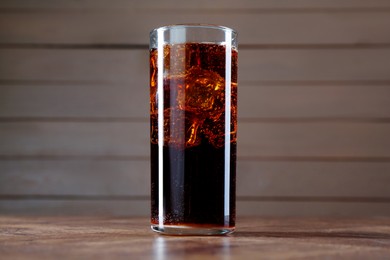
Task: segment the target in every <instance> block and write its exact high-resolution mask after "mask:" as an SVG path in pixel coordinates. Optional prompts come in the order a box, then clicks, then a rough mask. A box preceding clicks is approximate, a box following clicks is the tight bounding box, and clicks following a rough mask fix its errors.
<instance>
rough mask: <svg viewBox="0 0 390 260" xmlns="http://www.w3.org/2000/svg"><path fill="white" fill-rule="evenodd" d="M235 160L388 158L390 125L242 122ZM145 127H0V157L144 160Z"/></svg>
mask: <svg viewBox="0 0 390 260" xmlns="http://www.w3.org/2000/svg"><path fill="white" fill-rule="evenodd" d="M239 131H240V132H239V133H240V134H239V137H238V138H239V148H238V149H239V155H240V156H243V157H249V158H253V159H255V158H256V157H261V156H271V157H272V156H276V157H277V156H298V157H299V156H314V157H321V156H334V157H337V156H340V157H343V156H346V157H348V156H349V157H389V156H390V138H389V133H390V124H371V123H328V122H324V123H321V122H320V123H318V122H314V123H304V124H303V123H287V124H286V123H256V122H255V123H241V124H240V130H239ZM148 132H149V125H148V123H147V122H140V123H136V122H134V123H122V122H119V123H118V122H112V123H110V124H104V123H99V122H92V123H89V122H81V123H79V122H66V123H64V122H59V123H58V122H38V123H33V122H32V123H24V122H17V123H1V127H0V136H1V139H2V141H1V143H0V155H5V156H7V155H8V156H13V155H21V156H22V155H25V156H50V155H51V156H68V155H71V156H72V155H75V156H92V157H93V156H125V157H131V156H148V155H149V134H148Z"/></svg>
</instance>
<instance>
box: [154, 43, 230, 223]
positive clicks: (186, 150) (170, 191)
mask: <svg viewBox="0 0 390 260" xmlns="http://www.w3.org/2000/svg"><path fill="white" fill-rule="evenodd" d="M225 56H226V54H225V46H223V45H216V44H191V43H189V44H176V45H166V46H165V47H164V62H163V63H164V79H163V89H164V90H163V92H164V98H163V100H161V101H163V110H164V111H163V113H164V118H163V122H162V123H163V125H164V129H163V138H164V140H163V142H162V144H163V149H162V156H163V158H159V140H158V136H159V135H158V131H159V129H158V113H157V112H158V102H159V101H160V100H159V99H158V92H157V85H158V84H157V77H158V73H159V72H160V71H161V69H159V68H158V66H157V50H155V49H152V50H151V57H150V59H151V60H150V64H151V84H150V85H151V93H150V101H151V111H150V114H151V181H152V194H151V195H152V223H153V224H159V205H158V203H159V202H161V201H162V202H163V224H165V225H183V224H184V225H192V226H199V225H202V226H204V227H207V226H214V227H215V226H221V227H233V226H234V225H235V189H236V187H235V183H236V179H235V178H236V133H237V51H235V50H232V68H231V88H230V91H231V95H230V102H231V106H230V113H231V116H230V121H231V122H230V129H228V132H227V135H228V136H226V135H225V112H226V111H225V98H226V97H225V95H226V88H225ZM226 144H227V145H228V146H229V147H226ZM227 148H228V149H227ZM161 159H162V162H163V178H162V179H163V180H159V168H158V167H159V160H161ZM161 182H162V183H161ZM159 183H160V184H162V187H163V191H162V198H160V199H159V187H161V185H159ZM225 189H229V193H226V192H225ZM225 195H227V196H225Z"/></svg>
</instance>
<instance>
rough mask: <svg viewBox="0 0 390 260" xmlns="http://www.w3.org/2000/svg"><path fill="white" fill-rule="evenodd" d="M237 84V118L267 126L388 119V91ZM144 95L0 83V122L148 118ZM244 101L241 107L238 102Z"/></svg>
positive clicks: (141, 90) (130, 90)
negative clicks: (277, 121) (290, 122)
mask: <svg viewBox="0 0 390 260" xmlns="http://www.w3.org/2000/svg"><path fill="white" fill-rule="evenodd" d="M281 84H282V85H277V86H274V85H270V84H268V85H267V84H265V83H258V85H251V84H245V83H243V84H240V86H239V92H238V100H239V101H241V102H240V103H239V118H240V119H241V120H245V119H258V120H262V119H263V120H266V119H269V118H279V119H281V120H283V119H286V120H288V119H305V118H306V119H310V118H311V119H313V118H315V119H328V120H329V119H330V120H331V119H332V118H333V119H335V120H343V119H345V120H367V121H369V120H370V119H371V120H375V119H388V118H390V82H389V85H379V86H378V85H373V84H369V83H363V85H347V84H344V85H336V83H333V84H332V83H325V85H316V84H315V83H308V84H305V83H297V84H298V85H291V83H290V84H288V83H284V85H283V83H281ZM146 100H148V89H147V88H145V86H144V85H141V84H139V85H138V84H134V85H133V84H110V83H105V84H104V83H90V84H88V83H84V84H80V83H78V84H77V83H72V82H68V83H66V82H65V83H60V82H57V83H56V82H38V83H37V82H35V83H34V82H29V81H25V82H18V83H17V82H13V83H12V82H8V83H7V82H3V84H0V117H2V118H3V120H5V119H7V118H10V119H12V118H13V117H18V118H27V119H28V118H37V119H39V118H42V120H44V119H45V118H48V120H50V119H57V120H61V118H63V119H64V120H66V119H67V118H71V119H74V120H77V119H80V120H82V119H101V120H107V121H109V120H115V119H117V120H131V118H137V119H138V118H144V119H145V120H147V118H148V117H149V104H148V102H145V101H146ZM242 100H244V101H242Z"/></svg>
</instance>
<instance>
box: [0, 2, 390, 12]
mask: <svg viewBox="0 0 390 260" xmlns="http://www.w3.org/2000/svg"><path fill="white" fill-rule="evenodd" d="M178 7H181V8H183V9H184V8H186V9H187V8H188V9H202V8H213V9H218V10H220V9H223V10H226V9H227V10H237V8H243V7H246V8H248V9H252V8H274V9H277V10H278V9H282V10H283V8H288V9H292V10H298V11H299V10H300V9H302V8H303V9H306V8H318V9H325V11H326V10H327V8H333V9H336V10H337V8H344V9H352V10H353V9H356V8H361V9H363V10H367V9H368V10H370V9H369V8H387V7H390V4H389V2H388V1H387V0H371V1H369V2H367V1H366V0H317V1H311V0H295V1H294V2H291V1H289V0H279V1H273V0H257V1H251V0H242V1H241V2H237V1H234V0H215V1H212V2H211V1H207V0H199V1H196V2H187V1H186V2H180V5H179V4H178V2H177V1H176V0H164V1H159V0H149V1H135V2H129V1H127V0H84V1H82V2H73V1H61V0H39V5H37V4H33V3H31V2H30V1H28V0H3V1H1V3H0V10H2V9H8V8H9V9H11V10H26V9H27V10H32V11H34V10H37V9H38V10H39V9H60V10H61V9H63V10H69V9H70V10H72V9H76V10H77V9H86V8H90V9H93V10H94V9H98V10H99V9H103V10H107V9H108V10H111V9H114V10H116V9H118V8H119V9H126V10H127V9H131V8H141V9H142V8H146V9H156V8H159V9H169V10H170V9H172V8H178ZM222 7H223V8H222Z"/></svg>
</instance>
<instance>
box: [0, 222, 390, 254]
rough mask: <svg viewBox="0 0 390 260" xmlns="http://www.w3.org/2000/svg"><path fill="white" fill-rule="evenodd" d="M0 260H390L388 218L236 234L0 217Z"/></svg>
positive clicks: (252, 226) (257, 227)
mask: <svg viewBox="0 0 390 260" xmlns="http://www.w3.org/2000/svg"><path fill="white" fill-rule="evenodd" d="M0 258H1V259H61V258H72V259H103V258H104V259H158V260H160V259H164V260H165V259H182V258H185V259H247V260H250V259H256V258H265V259H289V258H292V259H303V258H307V259H313V258H324V259H325V258H326V259H330V258H332V259H333V258H346V259H378V258H379V259H390V218H370V219H368V218H365V219H336V218H334V219H330V218H322V219H317V218H253V217H252V218H239V219H238V225H237V231H236V233H234V234H233V235H231V236H224V237H223V236H220V237H217V236H215V237H199V236H193V237H174V236H162V235H158V234H155V233H153V232H152V231H151V230H150V228H149V222H148V218H147V217H145V218H123V217H122V218H117V217H43V216H42V217H32V216H30V217H29V216H22V217H21V216H18V217H10V216H0Z"/></svg>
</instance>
